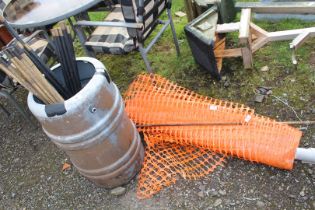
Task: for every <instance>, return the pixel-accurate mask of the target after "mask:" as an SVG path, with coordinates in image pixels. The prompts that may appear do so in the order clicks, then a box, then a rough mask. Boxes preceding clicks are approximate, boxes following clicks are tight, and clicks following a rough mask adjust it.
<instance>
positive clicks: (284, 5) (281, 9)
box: [235, 2, 315, 14]
mask: <svg viewBox="0 0 315 210" xmlns="http://www.w3.org/2000/svg"><path fill="white" fill-rule="evenodd" d="M235 7H236V8H238V9H244V8H250V9H252V12H255V13H270V14H271V13H276V14H281V13H282V14H287V13H289V14H315V2H270V3H262V2H237V3H236V5H235Z"/></svg>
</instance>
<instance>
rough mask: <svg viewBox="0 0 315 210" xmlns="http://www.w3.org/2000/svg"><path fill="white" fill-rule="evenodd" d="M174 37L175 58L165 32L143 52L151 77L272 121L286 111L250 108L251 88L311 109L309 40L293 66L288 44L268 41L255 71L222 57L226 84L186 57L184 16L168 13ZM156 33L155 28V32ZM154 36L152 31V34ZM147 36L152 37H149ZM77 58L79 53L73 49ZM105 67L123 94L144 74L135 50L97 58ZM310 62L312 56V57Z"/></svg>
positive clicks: (276, 106) (277, 106) (277, 25)
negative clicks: (270, 89) (264, 88)
mask: <svg viewBox="0 0 315 210" xmlns="http://www.w3.org/2000/svg"><path fill="white" fill-rule="evenodd" d="M176 11H183V12H185V8H184V3H183V1H179V0H176V1H173V8H172V12H173V13H175V12H176ZM105 15H106V14H105V13H103V14H102V13H98V14H97V13H93V14H92V19H93V20H101V19H103V18H104V17H105ZM173 17H174V22H175V27H176V32H177V36H178V39H179V42H180V49H181V56H180V57H177V56H176V51H175V46H174V44H173V41H172V34H171V30H170V28H169V29H168V30H167V31H166V32H165V33H164V34H163V36H162V38H161V39H160V40H159V41H158V43H157V44H156V45H155V46H154V47H153V49H152V50H151V52H150V53H149V56H148V57H149V60H150V61H151V62H152V67H153V69H154V71H155V73H157V74H160V75H162V76H164V77H166V78H168V79H170V80H172V81H174V82H177V83H179V84H180V85H182V86H184V87H186V88H189V89H191V90H194V91H196V92H198V93H200V94H203V95H207V96H210V97H215V98H219V99H226V100H231V101H235V102H240V103H245V104H248V105H251V106H255V107H256V109H257V111H258V112H259V113H261V114H266V115H269V116H274V117H276V116H277V115H278V114H279V113H278V112H277V111H276V110H282V111H283V112H285V113H286V116H285V117H286V120H289V119H288V118H294V115H292V113H290V112H288V111H287V107H285V106H284V105H283V104H281V103H278V102H277V101H275V100H271V99H269V100H267V101H266V102H265V103H263V104H254V103H253V98H254V93H253V90H254V89H255V88H256V87H257V86H271V87H273V94H274V95H275V96H278V97H281V98H283V99H284V100H286V101H288V103H290V105H292V106H294V107H295V108H297V109H307V108H312V107H313V106H314V103H315V101H314V100H315V96H314V87H315V72H314V63H313V64H310V62H309V61H310V59H312V58H314V57H315V54H314V53H312V52H314V51H315V49H314V48H315V39H311V40H309V41H308V42H307V43H306V44H304V45H303V47H301V48H300V49H299V50H298V60H299V65H298V67H297V68H294V66H293V65H292V63H291V52H290V51H289V42H274V43H271V44H268V45H267V46H265V47H264V48H262V49H260V50H259V51H258V52H256V53H255V55H254V65H255V68H254V69H252V70H245V69H244V68H243V65H242V60H241V58H235V59H225V60H224V67H223V74H224V75H225V76H226V77H227V81H217V80H214V79H213V78H212V77H211V76H210V74H209V73H208V72H206V71H205V70H203V69H201V68H200V67H199V66H198V65H197V64H196V63H195V62H194V59H193V57H192V54H191V51H190V48H189V46H188V43H187V41H186V37H185V34H184V26H185V25H186V24H187V20H186V17H183V18H179V17H176V16H175V15H173ZM255 23H256V24H258V25H259V26H261V27H263V28H264V29H265V30H268V31H276V30H286V29H296V28H303V27H310V26H313V25H314V23H312V22H303V21H300V20H293V19H288V20H283V21H279V22H267V21H255ZM156 31H157V30H156ZM155 33H156V32H155ZM235 36H236V35H231V36H229V39H230V40H231V42H236V41H237V39H236V38H237V37H235ZM151 37H153V36H152V35H151ZM76 44H77V49H78V54H81V55H83V53H82V50H81V49H80V48H79V47H78V46H79V44H78V43H76ZM97 57H98V58H99V59H100V60H101V61H102V62H103V63H104V64H105V66H106V68H107V69H108V71H109V73H110V75H111V77H112V79H113V81H114V82H115V83H116V84H117V85H118V86H119V88H120V90H121V91H122V92H124V91H125V90H126V88H127V87H128V85H129V84H130V83H131V82H132V80H133V79H134V78H135V77H136V76H137V75H138V74H140V73H141V72H146V68H145V65H144V63H143V60H142V58H141V56H140V53H138V52H136V51H135V52H132V53H130V54H128V55H119V56H117V55H98V56H97ZM314 59H315V58H314ZM265 65H268V66H269V68H270V70H269V71H268V72H261V71H260V68H261V67H263V66H265Z"/></svg>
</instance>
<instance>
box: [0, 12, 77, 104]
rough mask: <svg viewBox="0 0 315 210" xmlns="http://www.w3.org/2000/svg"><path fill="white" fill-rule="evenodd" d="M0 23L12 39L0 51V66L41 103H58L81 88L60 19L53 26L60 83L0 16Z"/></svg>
mask: <svg viewBox="0 0 315 210" xmlns="http://www.w3.org/2000/svg"><path fill="white" fill-rule="evenodd" d="M0 22H2V23H3V24H4V25H5V26H6V27H7V29H8V31H9V32H10V33H11V34H12V35H13V37H14V38H15V40H13V41H12V42H11V43H10V44H9V45H8V46H7V47H5V48H4V49H3V50H2V51H1V52H0V69H1V70H2V71H4V72H5V73H6V74H7V75H8V76H9V77H11V78H12V79H14V80H15V81H16V82H18V83H19V84H20V85H22V86H23V87H25V88H26V89H27V90H29V91H30V92H32V93H33V94H34V95H35V96H36V97H37V98H38V99H40V100H41V101H42V102H43V103H45V104H54V103H61V102H63V101H64V100H66V99H69V98H70V97H72V96H73V95H75V94H76V93H77V92H79V91H80V90H81V83H80V77H79V73H78V67H77V63H76V57H75V52H74V48H73V40H72V38H71V34H70V31H69V28H67V26H66V24H65V23H64V22H62V23H61V24H60V25H61V27H60V28H57V29H53V30H52V34H53V42H54V46H55V51H56V54H57V57H58V60H59V62H60V65H61V68H62V74H63V79H64V83H65V84H63V83H62V82H61V79H60V78H59V79H57V78H56V76H55V75H54V74H53V71H51V69H50V68H49V67H48V66H47V65H46V64H45V63H44V62H43V61H42V60H41V58H40V57H39V56H38V55H37V54H36V53H35V52H34V51H33V50H32V49H31V47H30V46H29V45H28V44H26V43H25V42H24V41H23V40H22V39H21V37H20V36H19V35H18V34H17V33H16V31H15V30H14V29H13V28H12V27H11V26H10V25H9V24H8V23H7V22H6V20H5V19H4V18H3V17H1V18H0Z"/></svg>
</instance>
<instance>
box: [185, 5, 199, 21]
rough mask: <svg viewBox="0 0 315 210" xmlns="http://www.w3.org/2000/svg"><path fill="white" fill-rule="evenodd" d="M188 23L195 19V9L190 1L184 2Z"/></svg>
mask: <svg viewBox="0 0 315 210" xmlns="http://www.w3.org/2000/svg"><path fill="white" fill-rule="evenodd" d="M184 3H185V9H186V14H187V19H188V22H190V21H192V20H193V19H195V18H196V17H197V12H196V7H195V5H194V3H193V2H192V0H184Z"/></svg>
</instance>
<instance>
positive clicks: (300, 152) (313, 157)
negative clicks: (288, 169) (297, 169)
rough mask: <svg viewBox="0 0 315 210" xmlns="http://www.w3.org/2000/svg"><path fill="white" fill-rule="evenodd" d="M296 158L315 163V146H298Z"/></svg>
mask: <svg viewBox="0 0 315 210" xmlns="http://www.w3.org/2000/svg"><path fill="white" fill-rule="evenodd" d="M295 159H296V160H301V161H303V162H306V163H312V164H315V148H308V149H306V148H297V150H296V154H295Z"/></svg>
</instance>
